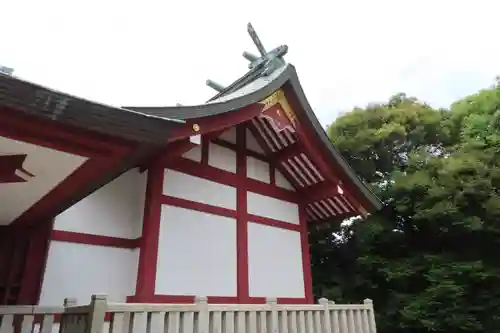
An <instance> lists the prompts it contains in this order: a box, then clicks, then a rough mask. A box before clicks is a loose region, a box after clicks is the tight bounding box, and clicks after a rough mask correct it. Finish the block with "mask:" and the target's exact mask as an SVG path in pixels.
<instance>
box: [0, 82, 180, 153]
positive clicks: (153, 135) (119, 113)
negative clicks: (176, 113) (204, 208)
mask: <svg viewBox="0 0 500 333" xmlns="http://www.w3.org/2000/svg"><path fill="white" fill-rule="evenodd" d="M0 108H3V109H9V110H14V111H16V112H22V113H24V114H26V115H30V116H35V117H40V118H46V119H50V120H52V121H57V122H60V123H63V124H68V125H72V126H75V127H78V128H83V129H86V130H91V131H96V132H99V133H103V134H107V135H111V136H114V137H119V138H123V139H126V140H130V141H134V142H142V143H151V144H164V143H166V142H167V141H168V133H170V132H171V131H172V130H173V129H174V128H177V127H178V126H179V125H181V124H183V123H184V122H183V121H181V120H178V119H168V118H167V117H155V116H153V115H148V114H143V113H140V112H136V111H133V110H126V109H123V108H118V107H113V106H108V105H104V104H100V103H96V102H92V101H88V100H85V99H82V98H78V97H74V96H71V95H69V94H65V93H62V92H59V91H55V90H52V89H49V88H46V87H43V86H40V85H37V84H34V83H31V82H28V81H25V80H21V79H19V78H16V77H12V76H8V75H1V74H0Z"/></svg>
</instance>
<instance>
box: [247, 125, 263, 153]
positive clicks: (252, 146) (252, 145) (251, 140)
mask: <svg viewBox="0 0 500 333" xmlns="http://www.w3.org/2000/svg"><path fill="white" fill-rule="evenodd" d="M246 141H247V149H248V150H251V151H254V152H257V153H262V154H264V149H262V147H261V146H260V145H259V143H258V142H257V140H256V139H255V137H254V136H253V134H252V132H250V130H248V129H247V130H246Z"/></svg>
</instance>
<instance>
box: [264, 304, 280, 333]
mask: <svg viewBox="0 0 500 333" xmlns="http://www.w3.org/2000/svg"><path fill="white" fill-rule="evenodd" d="M266 303H267V305H269V306H270V307H271V327H269V328H268V329H269V332H271V333H278V308H277V305H278V300H277V299H276V298H266Z"/></svg>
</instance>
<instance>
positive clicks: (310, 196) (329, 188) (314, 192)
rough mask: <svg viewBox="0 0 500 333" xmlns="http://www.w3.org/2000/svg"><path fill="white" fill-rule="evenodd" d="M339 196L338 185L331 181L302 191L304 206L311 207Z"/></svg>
mask: <svg viewBox="0 0 500 333" xmlns="http://www.w3.org/2000/svg"><path fill="white" fill-rule="evenodd" d="M337 194H339V190H338V186H337V184H335V183H333V182H331V181H322V182H321V183H317V184H314V185H312V186H310V187H306V188H304V189H303V190H302V196H303V200H302V204H304V205H309V204H311V203H313V202H316V201H321V200H324V199H326V198H329V197H333V196H335V195H337Z"/></svg>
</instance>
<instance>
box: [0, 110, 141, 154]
mask: <svg viewBox="0 0 500 333" xmlns="http://www.w3.org/2000/svg"><path fill="white" fill-rule="evenodd" d="M0 124H2V125H1V126H0V136H4V137H7V138H10V139H14V140H18V141H24V142H27V143H31V144H35V145H37V146H42V147H46V148H51V149H56V150H59V151H63V152H68V153H71V154H75V155H80V156H86V157H103V156H106V157H109V156H110V155H122V154H124V153H127V152H128V151H129V150H130V147H132V146H134V144H133V143H131V142H129V141H126V140H123V139H118V138H115V137H111V136H108V135H104V134H100V133H95V132H92V131H89V130H84V129H81V128H78V127H75V126H71V125H68V124H61V123H57V122H54V121H51V120H47V119H41V118H37V117H32V116H29V115H26V114H21V113H20V112H16V111H15V110H13V109H9V108H5V107H0Z"/></svg>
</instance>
